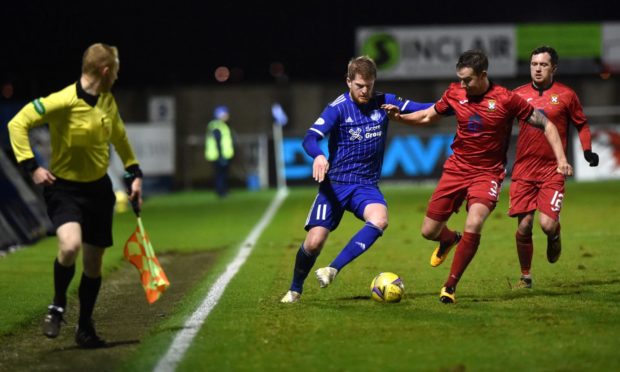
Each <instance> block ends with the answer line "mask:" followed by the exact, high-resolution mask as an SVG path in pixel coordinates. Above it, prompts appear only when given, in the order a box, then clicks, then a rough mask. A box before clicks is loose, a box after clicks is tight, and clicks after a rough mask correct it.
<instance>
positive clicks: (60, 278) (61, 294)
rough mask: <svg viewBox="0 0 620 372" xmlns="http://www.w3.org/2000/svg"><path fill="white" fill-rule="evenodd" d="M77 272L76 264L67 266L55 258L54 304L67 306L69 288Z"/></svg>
mask: <svg viewBox="0 0 620 372" xmlns="http://www.w3.org/2000/svg"><path fill="white" fill-rule="evenodd" d="M74 274H75V264H73V265H71V266H69V267H67V266H63V265H61V264H60V262H58V258H56V259H55V260H54V306H58V307H62V308H63V309H64V308H66V306H67V288H69V284H70V283H71V279H73V275H74Z"/></svg>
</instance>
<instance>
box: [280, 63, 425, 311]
mask: <svg viewBox="0 0 620 372" xmlns="http://www.w3.org/2000/svg"><path fill="white" fill-rule="evenodd" d="M376 78H377V66H376V65H375V63H374V61H373V60H372V59H370V58H369V57H366V56H361V57H357V58H353V59H351V61H349V66H348V70H347V85H348V86H349V92H348V93H344V94H342V95H341V96H339V97H338V98H336V99H335V100H334V101H333V102H332V103H330V104H329V105H328V106H327V107H326V108H325V110H323V113H321V116H320V117H319V118H318V119H317V120H316V121H315V122H314V124H313V125H312V127H311V128H310V129H309V130H308V132H307V134H306V136H305V137H304V142H303V147H304V150H305V151H306V153H307V154H308V155H310V156H311V157H312V158H313V159H314V162H313V164H312V177H313V178H314V180H315V181H317V182H319V184H320V185H319V193H318V195H317V196H316V198H315V199H314V203H313V204H312V207H311V208H310V212H309V214H308V218H307V219H306V226H305V229H306V231H307V232H308V233H307V235H306V239H305V240H304V242H303V244H302V245H301V247H300V248H299V251H298V252H297V256H296V258H295V268H294V270H293V281H292V283H291V287H290V290H289V291H288V292H287V293H286V294H285V295H284V297H282V299H281V302H284V303H290V302H297V301H299V299H300V297H301V293H302V290H303V284H304V281H305V279H306V277H307V276H308V274H309V273H310V270H311V269H312V266H314V263H315V262H316V259H317V257H318V256H319V254H320V253H321V250H322V249H323V246H324V245H325V241H326V240H327V237H328V235H329V233H330V231H333V230H335V229H336V228H337V227H338V224H339V223H340V220H341V219H342V216H343V214H344V212H345V211H349V212H352V213H353V214H355V216H356V217H357V218H359V219H361V220H363V221H364V222H365V224H364V227H362V229H361V230H359V231H358V232H357V233H356V234H355V235H354V236H353V238H351V240H350V241H349V242H348V243H347V245H346V246H345V247H344V248H343V249H342V251H341V252H340V254H339V255H338V256H337V257H336V258H335V259H334V261H332V263H331V264H330V265H329V266H327V267H323V268H320V269H318V270H316V276H317V279H318V280H319V285H320V286H321V288H325V287H327V286H328V285H329V284H330V283H331V282H332V281H333V280H334V278H335V277H336V274H338V272H339V271H340V270H342V268H343V267H345V266H346V265H347V264H349V263H350V262H351V261H353V260H354V259H355V258H357V257H358V256H359V255H361V254H362V253H364V252H365V251H367V250H368V249H369V248H370V247H371V246H372V244H373V243H374V242H375V241H376V240H377V239H378V238H379V237H380V236H381V235H383V231H384V230H385V229H386V228H387V225H388V216H387V203H386V202H385V199H384V197H383V194H382V193H381V190H379V187H378V186H377V182H378V181H379V177H380V175H381V165H382V164H383V153H384V150H385V140H386V135H387V128H388V116H387V114H386V112H385V111H384V110H383V109H381V105H383V104H393V105H396V106H398V107H399V108H400V109H401V110H404V111H406V112H414V111H417V110H422V109H425V108H427V107H430V106H432V104H431V103H428V104H424V103H416V102H413V101H409V100H403V99H401V98H399V97H397V96H395V95H394V94H387V93H378V92H376V93H375V92H374V89H373V88H374V84H375V80H376ZM327 135H329V142H328V148H329V160H328V159H327V158H326V157H325V154H323V152H322V151H321V149H320V148H319V144H318V142H319V141H320V140H322V139H323V138H325V137H326V136H327Z"/></svg>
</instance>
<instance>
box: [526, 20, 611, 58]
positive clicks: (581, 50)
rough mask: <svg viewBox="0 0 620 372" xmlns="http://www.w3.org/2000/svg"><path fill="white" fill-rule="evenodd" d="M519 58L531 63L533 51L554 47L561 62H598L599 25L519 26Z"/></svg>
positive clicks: (599, 50)
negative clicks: (564, 59)
mask: <svg viewBox="0 0 620 372" xmlns="http://www.w3.org/2000/svg"><path fill="white" fill-rule="evenodd" d="M516 30H517V55H518V57H519V59H520V60H523V61H529V60H530V53H531V52H532V50H533V49H534V48H538V47H539V46H542V45H549V46H552V47H553V48H554V49H555V50H557V52H558V54H559V55H560V63H562V58H598V57H600V56H601V54H602V51H601V44H602V43H601V40H602V27H601V24H600V23H532V24H519V25H517V28H516Z"/></svg>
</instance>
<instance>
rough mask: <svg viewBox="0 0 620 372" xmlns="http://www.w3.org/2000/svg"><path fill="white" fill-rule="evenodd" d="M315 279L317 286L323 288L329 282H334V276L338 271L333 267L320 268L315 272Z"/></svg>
mask: <svg viewBox="0 0 620 372" xmlns="http://www.w3.org/2000/svg"><path fill="white" fill-rule="evenodd" d="M315 273H316V278H317V279H318V280H319V285H320V286H321V288H325V287H327V286H328V285H330V283H331V282H333V281H334V278H335V277H336V274H338V270H337V269H334V268H333V267H329V266H327V267H322V268H320V269H318V270H317V271H315Z"/></svg>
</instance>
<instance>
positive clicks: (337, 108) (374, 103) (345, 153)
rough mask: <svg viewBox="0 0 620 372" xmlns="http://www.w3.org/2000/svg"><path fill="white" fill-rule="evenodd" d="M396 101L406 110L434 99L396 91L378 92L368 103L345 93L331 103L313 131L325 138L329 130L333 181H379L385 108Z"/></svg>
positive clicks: (373, 183) (405, 111)
mask: <svg viewBox="0 0 620 372" xmlns="http://www.w3.org/2000/svg"><path fill="white" fill-rule="evenodd" d="M384 103H388V104H393V105H396V106H398V107H399V108H400V110H401V112H402V113H409V112H413V111H418V110H423V109H425V108H427V107H430V106H432V103H417V102H413V101H409V100H403V99H402V98H400V97H397V96H396V95H394V94H389V93H376V94H375V95H374V96H373V97H372V98H371V99H370V101H369V102H368V103H366V104H361V105H360V104H357V103H355V102H354V101H353V100H352V99H351V97H350V95H349V93H348V92H347V93H344V94H342V95H341V96H340V97H338V98H336V99H335V100H334V101H333V102H332V103H330V104H329V105H328V106H327V107H326V108H325V110H323V113H321V116H320V117H319V118H318V119H317V120H316V121H315V122H314V124H313V125H312V127H310V129H309V131H313V132H315V133H318V134H319V135H320V136H321V137H322V138H325V136H327V135H328V134H329V143H328V148H329V157H328V161H329V171H328V172H327V177H328V178H329V180H330V181H331V182H333V183H343V184H364V185H376V184H377V182H378V181H379V177H380V175H381V166H382V164H383V153H384V151H385V141H386V136H387V129H388V121H389V119H388V116H387V114H386V112H385V110H383V109H382V108H381V105H382V104H384Z"/></svg>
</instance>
